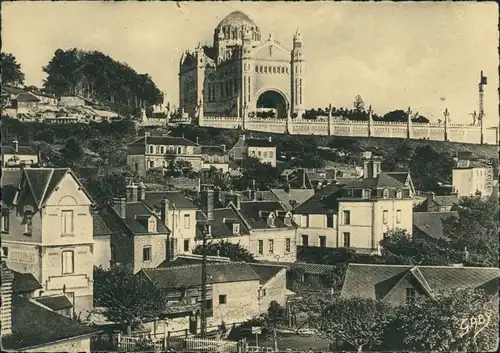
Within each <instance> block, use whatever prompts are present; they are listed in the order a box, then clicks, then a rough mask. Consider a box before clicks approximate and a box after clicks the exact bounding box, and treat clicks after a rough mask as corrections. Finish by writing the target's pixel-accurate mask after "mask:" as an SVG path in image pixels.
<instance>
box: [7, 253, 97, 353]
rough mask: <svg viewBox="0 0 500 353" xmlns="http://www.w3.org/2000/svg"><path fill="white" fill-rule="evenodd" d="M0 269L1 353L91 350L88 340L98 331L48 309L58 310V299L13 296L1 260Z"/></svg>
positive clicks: (9, 275) (10, 274) (8, 278)
mask: <svg viewBox="0 0 500 353" xmlns="http://www.w3.org/2000/svg"><path fill="white" fill-rule="evenodd" d="M1 266H2V268H1V270H2V272H1V274H2V276H1V280H2V287H1V291H2V307H1V324H2V338H1V345H2V352H90V351H91V347H90V339H91V337H92V336H93V335H96V334H98V333H99V330H97V329H95V328H93V327H89V326H86V325H83V324H81V323H79V322H78V321H76V320H72V319H70V318H68V317H66V316H65V315H63V313H61V312H60V311H61V310H59V311H58V310H53V309H52V308H51V307H55V308H60V305H61V303H63V301H61V300H59V299H55V298H51V297H46V298H37V300H32V299H27V298H23V297H22V296H20V295H18V294H16V293H13V292H12V287H13V280H14V275H13V274H12V273H11V271H9V269H8V267H7V265H6V263H5V262H4V261H2V264H1ZM63 297H64V298H63V299H65V300H66V301H68V299H67V297H66V296H65V295H63ZM64 305H66V306H67V303H66V304H63V306H64Z"/></svg>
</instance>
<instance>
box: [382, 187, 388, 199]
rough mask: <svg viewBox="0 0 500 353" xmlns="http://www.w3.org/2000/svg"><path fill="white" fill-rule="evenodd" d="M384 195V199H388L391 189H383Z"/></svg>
mask: <svg viewBox="0 0 500 353" xmlns="http://www.w3.org/2000/svg"><path fill="white" fill-rule="evenodd" d="M382 197H383V198H384V199H388V198H389V189H384V190H383V191H382Z"/></svg>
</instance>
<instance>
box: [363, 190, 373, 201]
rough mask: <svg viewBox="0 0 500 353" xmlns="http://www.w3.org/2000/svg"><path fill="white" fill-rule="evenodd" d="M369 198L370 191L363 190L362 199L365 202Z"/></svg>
mask: <svg viewBox="0 0 500 353" xmlns="http://www.w3.org/2000/svg"><path fill="white" fill-rule="evenodd" d="M370 197H371V191H370V190H367V189H365V190H363V198H364V199H365V200H367V199H369V198H370Z"/></svg>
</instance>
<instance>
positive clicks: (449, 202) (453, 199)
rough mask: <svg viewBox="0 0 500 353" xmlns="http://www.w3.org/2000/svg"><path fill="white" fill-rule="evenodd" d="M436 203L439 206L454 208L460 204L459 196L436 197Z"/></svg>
mask: <svg viewBox="0 0 500 353" xmlns="http://www.w3.org/2000/svg"><path fill="white" fill-rule="evenodd" d="M434 203H435V204H437V205H439V206H453V205H455V204H457V203H458V194H454V195H441V196H434Z"/></svg>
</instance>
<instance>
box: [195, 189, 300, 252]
mask: <svg viewBox="0 0 500 353" xmlns="http://www.w3.org/2000/svg"><path fill="white" fill-rule="evenodd" d="M230 197H231V198H229V197H226V202H227V204H226V206H225V207H224V208H215V207H214V198H215V197H214V190H213V189H211V188H208V187H207V188H205V189H203V190H202V191H201V204H202V212H203V217H205V218H206V219H207V220H209V226H210V228H211V230H210V235H211V237H212V241H229V242H232V243H238V244H240V245H241V246H243V247H245V248H247V249H248V251H249V252H250V253H252V254H253V255H254V257H255V258H256V259H261V260H274V261H295V260H296V257H297V249H296V234H297V225H296V224H295V223H294V221H293V219H292V214H291V213H290V212H288V211H287V210H286V208H285V207H284V206H283V205H282V204H281V203H280V202H279V201H267V200H262V201H256V200H250V201H243V200H242V195H241V194H240V193H234V194H232V195H231V196H230ZM203 217H202V218H203ZM202 226H203V222H200V226H199V230H198V239H200V240H201V229H200V228H201V227H202ZM200 240H198V241H200Z"/></svg>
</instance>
